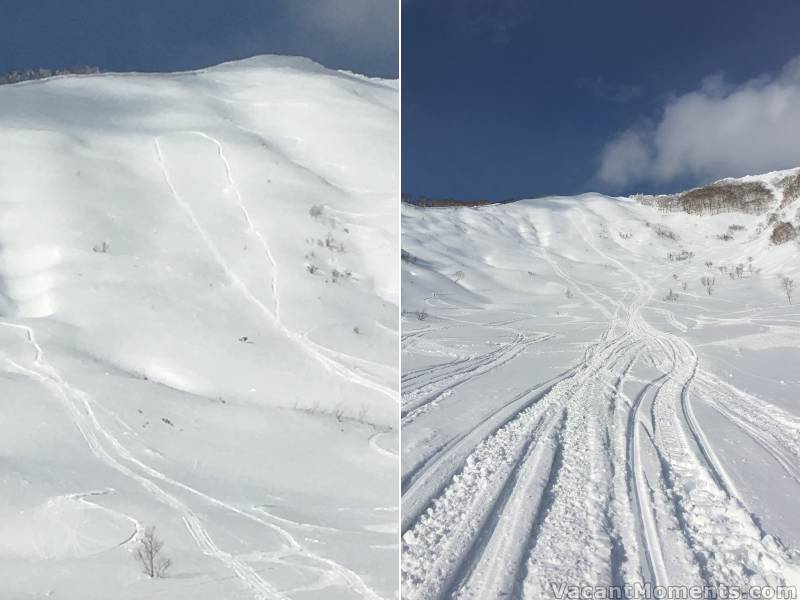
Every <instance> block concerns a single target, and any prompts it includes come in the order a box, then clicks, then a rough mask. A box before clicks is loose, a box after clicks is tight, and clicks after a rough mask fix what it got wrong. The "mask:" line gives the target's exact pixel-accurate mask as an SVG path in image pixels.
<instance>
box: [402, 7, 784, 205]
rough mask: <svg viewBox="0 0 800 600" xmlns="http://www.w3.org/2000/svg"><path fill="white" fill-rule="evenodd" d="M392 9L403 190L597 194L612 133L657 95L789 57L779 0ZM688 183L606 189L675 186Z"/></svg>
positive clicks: (639, 115)
mask: <svg viewBox="0 0 800 600" xmlns="http://www.w3.org/2000/svg"><path fill="white" fill-rule="evenodd" d="M402 7H403V16H402V26H403V29H402V89H403V98H402V108H403V127H402V134H403V151H402V156H403V191H404V192H406V193H410V194H412V195H427V196H431V197H449V196H454V197H458V198H463V199H478V198H490V199H504V198H508V197H535V196H540V195H545V194H554V193H555V194H575V193H579V192H582V191H588V190H592V189H593V190H598V189H599V190H601V191H609V190H603V188H604V187H607V186H604V184H602V183H600V182H598V181H596V180H594V174H595V173H596V172H597V169H598V165H599V157H600V154H601V152H602V150H603V147H604V145H605V144H606V143H608V142H609V141H610V139H611V138H613V137H614V136H615V135H616V134H617V133H619V132H620V131H623V130H626V129H628V128H630V127H632V126H635V125H637V123H641V122H643V121H644V120H646V119H651V120H657V119H658V118H659V114H660V112H661V110H662V109H663V106H664V105H665V103H666V102H667V101H668V99H669V98H671V97H674V95H681V94H685V93H686V92H689V91H691V90H695V89H697V88H698V86H699V85H700V83H701V81H702V80H703V79H704V78H706V77H708V76H710V75H713V74H715V73H722V74H724V77H725V80H726V81H728V82H732V83H734V84H735V83H741V82H743V81H745V80H748V79H751V78H753V77H757V76H760V75H762V74H764V73H774V72H776V71H779V70H780V69H781V67H783V65H784V64H785V63H786V62H787V61H788V60H789V59H791V58H792V57H794V56H796V55H798V54H800V35H798V30H800V2H795V1H791V0H770V1H769V2H760V1H756V0H753V1H745V0H702V1H697V0H671V1H669V2H654V1H653V2H651V1H643V0H550V1H535V0H436V1H435V2H434V1H431V0H403V2H402ZM779 166H780V165H777V166H776V167H775V168H778V167H779ZM730 175H738V174H737V173H730ZM692 179H693V178H692V177H688V176H687V177H682V178H679V179H674V180H672V181H660V182H644V183H640V184H638V185H635V186H633V189H627V190H614V191H617V192H622V191H625V192H631V191H649V192H657V191H675V190H677V189H681V188H682V186H686V185H688V184H690V183H696V182H694V181H692Z"/></svg>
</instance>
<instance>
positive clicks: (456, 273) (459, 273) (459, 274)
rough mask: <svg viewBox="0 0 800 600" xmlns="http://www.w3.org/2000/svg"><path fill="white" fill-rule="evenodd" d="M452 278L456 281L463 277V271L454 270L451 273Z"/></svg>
mask: <svg viewBox="0 0 800 600" xmlns="http://www.w3.org/2000/svg"><path fill="white" fill-rule="evenodd" d="M453 279H454V280H455V282H456V283H458V282H459V281H461V280H462V279H464V271H456V272H455V274H454V275H453Z"/></svg>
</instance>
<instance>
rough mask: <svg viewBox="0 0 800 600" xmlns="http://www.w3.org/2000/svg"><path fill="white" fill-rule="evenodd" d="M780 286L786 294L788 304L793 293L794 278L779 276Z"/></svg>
mask: <svg viewBox="0 0 800 600" xmlns="http://www.w3.org/2000/svg"><path fill="white" fill-rule="evenodd" d="M781 288H783V293H784V294H786V299H787V300H788V301H789V304H791V303H792V295H793V294H794V279H792V278H791V277H781Z"/></svg>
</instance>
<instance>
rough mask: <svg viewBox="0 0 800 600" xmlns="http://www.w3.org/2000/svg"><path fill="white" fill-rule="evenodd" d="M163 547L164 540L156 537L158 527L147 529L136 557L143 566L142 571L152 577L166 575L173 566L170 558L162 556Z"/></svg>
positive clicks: (135, 554)
mask: <svg viewBox="0 0 800 600" xmlns="http://www.w3.org/2000/svg"><path fill="white" fill-rule="evenodd" d="M163 548H164V542H163V541H161V540H160V539H159V538H158V537H156V528H155V527H148V528H147V529H145V531H144V536H143V537H142V541H141V542H139V547H138V548H137V549H136V552H135V553H134V558H136V562H138V563H139V565H140V566H141V567H142V572H143V573H144V574H145V575H147V576H148V577H150V578H157V577H165V576H166V574H167V570H168V569H169V568H170V567H171V566H172V561H171V560H170V559H168V558H164V557H163V556H161V550H162V549H163Z"/></svg>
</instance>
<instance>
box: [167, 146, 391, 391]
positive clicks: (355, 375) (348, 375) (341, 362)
mask: <svg viewBox="0 0 800 600" xmlns="http://www.w3.org/2000/svg"><path fill="white" fill-rule="evenodd" d="M183 133H186V134H191V135H196V136H199V137H201V138H203V139H206V140H209V141H211V142H212V143H214V144H215V147H216V149H217V152H218V154H219V156H220V158H221V160H222V161H223V163H224V165H225V171H226V175H227V185H228V186H229V187H230V188H231V189H233V190H234V192H235V195H236V198H237V200H238V208H239V209H240V210H241V211H242V212H243V214H244V216H245V220H246V222H247V224H248V228H249V230H250V232H251V233H252V234H254V235H256V236H257V237H258V239H259V240H260V242H261V244H262V245H263V248H264V251H265V254H266V255H267V257H268V259H269V261H270V264H271V265H272V267H273V268H272V292H273V301H274V307H273V308H272V309H271V308H269V307H268V306H267V305H266V304H265V303H264V301H263V300H262V299H260V298H259V297H258V296H257V295H256V294H254V293H253V291H252V290H251V289H250V287H249V286H248V285H247V283H246V282H245V281H244V280H243V279H242V278H241V277H240V276H239V274H238V273H237V272H236V270H235V269H234V268H233V267H231V265H230V263H229V261H228V260H227V259H226V258H225V256H224V255H223V254H222V252H221V251H220V249H219V247H218V246H217V244H216V243H215V242H214V240H213V238H212V237H211V235H210V234H209V233H208V231H207V230H206V228H205V227H204V226H203V224H202V223H201V222H200V221H199V220H198V218H197V216H196V214H195V212H194V210H193V209H192V206H191V204H190V202H189V200H187V199H186V198H184V197H183V196H182V195H181V194H180V193H179V192H178V190H177V188H176V187H175V183H174V182H173V180H172V178H171V176H170V173H169V169H168V167H167V161H166V158H165V156H164V151H163V148H162V145H161V142H160V137H156V138H154V141H153V143H154V146H155V151H156V156H157V159H158V165H159V168H160V169H161V172H162V175H163V177H164V181H165V182H166V184H167V187H168V188H169V190H170V194H171V195H172V197H173V198H174V199H175V201H176V202H177V204H178V205H179V206H180V207H181V209H182V210H183V211H184V212H185V213H186V215H187V216H188V217H189V220H190V221H191V223H192V225H193V227H194V228H195V230H197V232H198V234H199V235H200V237H201V238H202V239H203V242H204V243H205V245H206V247H207V248H208V250H209V252H210V253H211V255H212V256H213V258H214V260H215V261H216V262H217V264H218V265H219V266H220V268H222V270H223V271H224V272H225V273H226V275H227V276H228V278H229V279H230V281H231V282H233V284H234V285H235V286H236V287H237V289H239V291H240V292H241V293H242V295H243V296H244V298H245V299H246V300H247V301H248V302H250V303H251V304H253V305H254V306H255V307H256V308H257V309H258V310H259V311H261V312H262V313H264V314H265V315H266V316H267V318H268V320H269V322H270V323H271V324H272V325H273V326H275V327H277V328H278V329H279V330H280V331H281V332H282V333H283V334H284V335H285V336H286V337H287V338H289V339H290V340H292V341H293V342H294V343H295V344H297V345H298V346H299V347H300V348H301V349H302V350H303V351H304V352H306V353H307V354H308V355H309V356H311V357H312V358H313V359H314V360H316V361H317V362H319V363H320V364H321V365H322V366H323V367H324V368H325V369H327V370H328V371H330V372H331V373H335V374H336V375H338V376H339V377H342V378H343V379H345V380H347V381H350V382H352V383H354V384H356V385H358V386H361V387H365V388H368V389H371V390H374V391H376V392H379V393H381V394H383V395H385V396H388V397H389V398H392V399H393V400H394V401H395V402H397V401H398V398H397V393H396V392H395V391H394V390H393V389H391V388H390V387H389V386H387V385H384V384H382V383H379V382H377V381H375V380H374V379H372V378H371V377H369V375H368V374H367V372H366V371H365V370H364V369H363V368H362V367H360V366H358V364H356V363H358V362H360V361H359V359H356V358H355V357H351V356H348V355H346V354H344V353H341V352H337V351H335V350H333V349H330V348H326V347H323V346H321V345H320V344H317V343H315V342H313V341H312V340H311V339H309V337H308V334H307V333H298V332H295V331H292V330H290V329H289V328H288V327H287V326H286V325H285V323H284V322H283V321H281V319H280V300H279V297H280V296H279V291H278V281H277V273H278V267H277V263H276V262H275V259H274V257H273V256H272V253H271V251H270V250H269V245H268V244H267V241H266V238H265V237H264V236H263V235H262V234H260V233H258V230H257V229H256V228H255V225H254V224H253V221H252V220H251V219H250V215H249V213H248V212H247V209H246V207H245V206H244V202H243V199H242V196H241V194H240V192H239V191H238V187H237V186H236V183H235V180H234V178H233V174H232V171H231V167H230V164H229V163H228V161H227V159H226V158H225V154H224V153H223V150H222V144H221V143H220V142H219V141H218V140H216V139H214V138H212V137H211V136H209V135H207V134H205V133H202V132H196V131H187V132H183Z"/></svg>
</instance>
